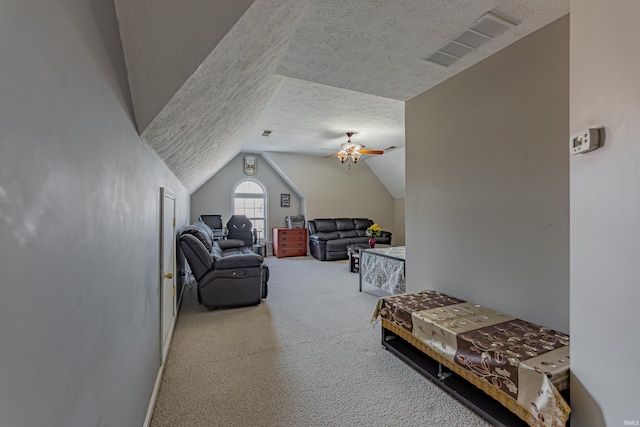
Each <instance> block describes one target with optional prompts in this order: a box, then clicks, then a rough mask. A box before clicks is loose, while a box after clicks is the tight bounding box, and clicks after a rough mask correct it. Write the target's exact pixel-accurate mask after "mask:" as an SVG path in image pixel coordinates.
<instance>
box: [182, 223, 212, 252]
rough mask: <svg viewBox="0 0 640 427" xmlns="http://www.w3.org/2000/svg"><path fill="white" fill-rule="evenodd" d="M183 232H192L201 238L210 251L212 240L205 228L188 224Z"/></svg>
mask: <svg viewBox="0 0 640 427" xmlns="http://www.w3.org/2000/svg"><path fill="white" fill-rule="evenodd" d="M182 234H191V235H192V236H194V237H196V238H197V239H198V240H200V241H201V242H202V244H203V245H204V247H205V248H207V250H208V251H210V250H211V243H212V240H211V239H210V238H209V235H208V234H207V232H206V230H204V229H203V228H202V227H199V226H197V225H187V226H186V227H185V228H184V230H182Z"/></svg>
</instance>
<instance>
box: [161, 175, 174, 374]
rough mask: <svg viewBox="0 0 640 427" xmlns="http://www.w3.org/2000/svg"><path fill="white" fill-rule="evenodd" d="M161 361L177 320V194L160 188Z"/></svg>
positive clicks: (164, 356)
mask: <svg viewBox="0 0 640 427" xmlns="http://www.w3.org/2000/svg"><path fill="white" fill-rule="evenodd" d="M160 196H161V197H160V204H161V206H160V212H161V221H160V223H161V224H162V230H161V232H160V269H161V271H160V361H161V363H162V364H164V361H165V359H166V358H167V352H168V350H169V343H170V342H171V334H172V333H173V326H174V324H175V320H176V278H175V276H176V275H175V264H176V256H175V254H176V237H175V236H176V234H175V230H176V219H175V218H176V215H175V213H176V196H175V195H174V194H173V193H172V192H171V191H169V190H167V189H166V188H164V187H162V188H161V189H160Z"/></svg>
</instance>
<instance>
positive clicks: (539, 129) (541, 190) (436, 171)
mask: <svg viewBox="0 0 640 427" xmlns="http://www.w3.org/2000/svg"><path fill="white" fill-rule="evenodd" d="M568 24H569V21H568V17H566V16H565V17H564V18H561V19H559V20H557V21H555V22H553V23H551V24H550V25H548V26H546V27H544V28H543V29H541V30H539V31H537V32H535V33H533V34H531V35H529V36H527V37H525V38H523V39H521V40H520V41H518V42H516V43H514V44H512V45H510V46H509V47H507V48H505V49H504V50H502V51H500V52H498V53H497V54H495V55H493V56H491V57H489V58H488V59H486V60H484V61H482V62H480V63H478V64H476V65H475V66H473V67H471V68H469V69H468V70H466V71H464V72H462V73H460V74H458V75H456V76H455V77H453V78H451V79H449V80H447V81H445V82H444V83H442V84H440V85H438V86H436V87H434V88H432V89H430V90H428V91H426V92H425V93H423V94H421V95H419V96H417V97H415V98H413V99H411V100H409V101H408V102H407V105H406V108H405V111H406V130H405V134H406V138H407V143H406V151H407V155H406V163H407V178H406V182H407V190H406V191H407V197H406V229H407V236H406V240H407V245H406V246H407V289H409V290H418V289H429V288H431V289H437V290H441V291H444V292H446V293H449V294H452V295H454V296H457V297H459V298H463V299H466V300H470V301H474V302H476V303H479V304H482V305H485V306H487V307H490V308H493V309H496V310H500V311H503V312H505V313H509V314H512V315H515V316H517V317H520V318H523V319H525V320H528V321H532V322H535V323H538V324H542V325H545V326H548V327H552V328H555V329H558V330H560V331H563V332H568V331H569V182H568V178H569V171H568V150H567V131H568V117H569V105H568V99H569V94H568V87H569V82H568V77H569V69H568V65H569V61H568V55H569V52H568V49H569V27H568Z"/></svg>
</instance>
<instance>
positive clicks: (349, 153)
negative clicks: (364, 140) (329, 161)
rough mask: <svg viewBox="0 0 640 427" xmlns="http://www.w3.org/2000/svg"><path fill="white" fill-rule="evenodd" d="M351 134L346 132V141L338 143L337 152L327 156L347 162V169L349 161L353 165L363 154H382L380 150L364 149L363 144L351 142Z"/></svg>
mask: <svg viewBox="0 0 640 427" xmlns="http://www.w3.org/2000/svg"><path fill="white" fill-rule="evenodd" d="M351 135H353V132H347V137H348V139H347V142H344V143H342V144H340V150H338V152H337V153H335V154H332V155H330V156H325V158H328V157H337V158H338V160H340V163H342V164H344V163H348V165H349V169H351V163H353V164H354V165H355V164H356V163H358V160H360V158H361V157H362V155H363V154H383V153H384V151H382V150H366V149H364V145H360V144H356V143H354V142H351Z"/></svg>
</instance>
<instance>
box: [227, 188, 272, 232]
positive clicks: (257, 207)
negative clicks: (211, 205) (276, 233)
mask: <svg viewBox="0 0 640 427" xmlns="http://www.w3.org/2000/svg"><path fill="white" fill-rule="evenodd" d="M266 206H267V192H266V191H265V188H264V186H263V185H262V184H261V183H260V182H258V181H256V180H254V179H245V180H244V181H240V182H239V183H238V184H237V185H236V187H235V188H234V189H233V214H234V215H246V216H247V218H249V220H250V221H251V224H252V225H253V228H254V230H257V232H258V238H259V239H260V241H261V242H262V241H264V239H265V238H266V237H267V236H266V234H265V231H266V230H265V226H266V223H267V210H266Z"/></svg>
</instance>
